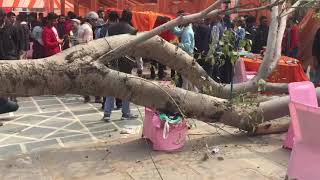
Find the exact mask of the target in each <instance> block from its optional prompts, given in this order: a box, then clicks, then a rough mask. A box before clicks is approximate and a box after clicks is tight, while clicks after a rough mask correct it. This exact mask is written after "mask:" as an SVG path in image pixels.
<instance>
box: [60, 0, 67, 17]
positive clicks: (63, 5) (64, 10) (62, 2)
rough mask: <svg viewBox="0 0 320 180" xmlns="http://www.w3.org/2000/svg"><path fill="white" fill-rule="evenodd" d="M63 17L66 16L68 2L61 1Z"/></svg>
mask: <svg viewBox="0 0 320 180" xmlns="http://www.w3.org/2000/svg"><path fill="white" fill-rule="evenodd" d="M60 2H61V15H66V0H61V1H60Z"/></svg>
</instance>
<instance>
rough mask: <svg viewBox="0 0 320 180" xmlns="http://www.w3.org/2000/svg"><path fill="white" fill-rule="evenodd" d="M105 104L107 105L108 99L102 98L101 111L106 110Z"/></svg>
mask: <svg viewBox="0 0 320 180" xmlns="http://www.w3.org/2000/svg"><path fill="white" fill-rule="evenodd" d="M105 103H106V97H103V98H102V103H101V105H102V106H101V109H103V110H104V105H105Z"/></svg>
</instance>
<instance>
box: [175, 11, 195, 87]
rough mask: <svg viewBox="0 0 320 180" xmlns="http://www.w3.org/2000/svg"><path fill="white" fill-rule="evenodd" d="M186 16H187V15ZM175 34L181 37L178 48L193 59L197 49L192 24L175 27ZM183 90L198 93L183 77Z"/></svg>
mask: <svg viewBox="0 0 320 180" xmlns="http://www.w3.org/2000/svg"><path fill="white" fill-rule="evenodd" d="M185 15H186V14H185ZM173 33H174V34H175V35H177V36H178V37H180V40H181V41H180V43H179V44H178V46H179V47H180V48H181V49H182V50H184V51H185V52H186V53H188V54H189V55H190V56H192V57H193V54H194V48H195V40H194V31H193V28H192V24H191V23H190V24H184V25H181V27H175V28H174V29H173ZM182 88H183V89H186V90H192V91H198V90H197V88H195V87H194V86H193V85H192V84H191V83H190V81H189V80H188V79H187V78H185V77H183V76H182Z"/></svg>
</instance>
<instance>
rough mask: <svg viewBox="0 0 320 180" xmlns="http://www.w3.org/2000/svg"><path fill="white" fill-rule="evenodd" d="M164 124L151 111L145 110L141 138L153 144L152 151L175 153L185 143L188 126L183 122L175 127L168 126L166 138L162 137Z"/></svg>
mask: <svg viewBox="0 0 320 180" xmlns="http://www.w3.org/2000/svg"><path fill="white" fill-rule="evenodd" d="M163 127H164V122H163V121H161V120H160V117H159V115H158V114H157V113H156V112H155V111H154V110H152V109H149V108H146V109H145V119H144V123H143V132H142V133H143V137H144V138H148V139H149V140H150V141H151V142H152V143H153V149H154V150H159V151H175V150H178V149H180V148H182V147H183V146H184V144H185V142H186V134H187V131H188V126H187V123H186V121H185V120H183V122H182V123H180V124H177V125H170V129H169V133H168V134H167V138H166V139H165V138H164V137H163V130H164V128H163Z"/></svg>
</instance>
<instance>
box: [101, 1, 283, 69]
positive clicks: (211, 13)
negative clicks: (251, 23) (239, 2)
mask: <svg viewBox="0 0 320 180" xmlns="http://www.w3.org/2000/svg"><path fill="white" fill-rule="evenodd" d="M221 2H222V1H221V0H218V1H216V2H215V3H214V4H212V5H211V6H209V7H208V8H206V9H205V10H203V11H201V12H199V13H196V14H192V15H187V16H180V17H178V18H176V19H174V20H171V21H169V22H167V23H165V24H163V25H161V26H159V27H157V28H155V29H153V30H151V31H148V32H147V33H145V34H143V35H140V36H138V37H137V38H136V39H134V40H132V41H129V42H128V43H127V44H125V45H123V46H119V47H118V48H116V49H114V50H112V51H110V52H109V53H107V54H105V55H104V56H103V57H101V58H100V59H99V62H100V63H103V64H106V63H107V61H108V60H109V61H110V60H113V59H117V58H119V57H121V56H124V55H125V54H126V53H127V52H128V51H130V50H131V49H133V48H135V46H136V45H138V44H139V43H142V42H143V41H145V40H148V39H150V38H152V37H153V36H156V35H158V34H160V33H162V32H164V31H166V30H170V29H172V28H174V27H176V26H179V25H181V24H186V23H191V22H195V21H198V20H201V19H203V18H211V17H215V16H217V15H218V14H223V13H241V12H250V11H257V10H261V9H266V8H271V7H273V6H276V5H277V4H278V3H279V2H280V1H279V0H275V1H274V2H273V3H270V4H268V5H266V6H262V7H258V8H251V9H241V10H239V9H238V8H237V7H235V8H232V9H228V10H220V9H215V8H216V6H218V5H219V4H220V3H221Z"/></svg>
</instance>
